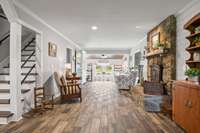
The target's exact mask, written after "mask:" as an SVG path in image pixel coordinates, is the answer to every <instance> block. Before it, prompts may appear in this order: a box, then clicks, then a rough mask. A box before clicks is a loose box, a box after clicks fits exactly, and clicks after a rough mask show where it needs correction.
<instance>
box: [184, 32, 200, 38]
mask: <svg viewBox="0 0 200 133" xmlns="http://www.w3.org/2000/svg"><path fill="white" fill-rule="evenodd" d="M198 35H200V32H198V33H194V34H191V35H190V36H187V37H186V38H187V39H191V38H193V37H195V36H198Z"/></svg>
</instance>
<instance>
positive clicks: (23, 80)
mask: <svg viewBox="0 0 200 133" xmlns="http://www.w3.org/2000/svg"><path fill="white" fill-rule="evenodd" d="M35 66H36V64H34V65H33V66H32V67H31V69H30V70H29V71H28V73H27V74H26V75H25V77H24V78H23V79H22V81H21V84H23V83H24V82H25V80H26V78H27V77H28V76H29V75H30V73H31V72H32V70H33V69H34V68H35Z"/></svg>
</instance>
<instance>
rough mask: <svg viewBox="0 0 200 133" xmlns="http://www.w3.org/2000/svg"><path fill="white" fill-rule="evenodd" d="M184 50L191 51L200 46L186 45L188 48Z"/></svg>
mask: <svg viewBox="0 0 200 133" xmlns="http://www.w3.org/2000/svg"><path fill="white" fill-rule="evenodd" d="M186 50H188V51H191V50H200V46H192V47H188V48H186Z"/></svg>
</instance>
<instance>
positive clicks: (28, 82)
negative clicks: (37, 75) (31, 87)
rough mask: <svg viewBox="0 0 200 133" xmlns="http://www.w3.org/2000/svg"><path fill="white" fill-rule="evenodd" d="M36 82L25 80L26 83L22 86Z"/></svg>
mask: <svg viewBox="0 0 200 133" xmlns="http://www.w3.org/2000/svg"><path fill="white" fill-rule="evenodd" d="M35 82H36V81H35V80H27V81H24V83H23V84H32V83H35Z"/></svg>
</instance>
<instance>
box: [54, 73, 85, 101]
mask: <svg viewBox="0 0 200 133" xmlns="http://www.w3.org/2000/svg"><path fill="white" fill-rule="evenodd" d="M54 77H55V80H56V83H57V85H58V87H59V89H60V94H61V103H63V102H65V101H66V100H69V99H74V98H80V102H81V101H82V96H81V88H80V86H79V84H78V83H72V82H71V83H67V82H66V80H65V77H64V76H61V77H60V76H59V74H58V73H57V72H55V73H54Z"/></svg>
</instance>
